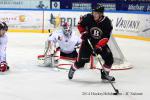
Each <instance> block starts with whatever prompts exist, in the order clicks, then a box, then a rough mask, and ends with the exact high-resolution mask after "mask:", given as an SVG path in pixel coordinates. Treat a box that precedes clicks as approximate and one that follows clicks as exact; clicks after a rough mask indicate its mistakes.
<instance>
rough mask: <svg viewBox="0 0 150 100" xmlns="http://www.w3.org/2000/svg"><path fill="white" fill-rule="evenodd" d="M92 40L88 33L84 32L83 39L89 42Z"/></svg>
mask: <svg viewBox="0 0 150 100" xmlns="http://www.w3.org/2000/svg"><path fill="white" fill-rule="evenodd" d="M89 38H90V35H89V34H88V32H86V31H85V32H83V33H82V35H81V39H82V40H87V39H89Z"/></svg>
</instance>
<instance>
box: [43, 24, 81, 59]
mask: <svg viewBox="0 0 150 100" xmlns="http://www.w3.org/2000/svg"><path fill="white" fill-rule="evenodd" d="M55 43H58V45H59V47H60V56H63V57H70V58H76V57H77V55H78V53H77V51H76V46H78V45H79V44H80V43H81V39H80V37H78V36H77V35H76V34H75V32H74V31H73V30H72V27H71V26H70V25H69V23H67V22H65V23H64V24H63V25H62V29H59V30H56V31H55V32H53V33H52V35H51V36H50V37H49V38H48V49H51V48H52V46H53V45H52V44H55ZM48 49H47V50H46V53H47V51H48ZM46 53H45V55H46Z"/></svg>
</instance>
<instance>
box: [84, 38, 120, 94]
mask: <svg viewBox="0 0 150 100" xmlns="http://www.w3.org/2000/svg"><path fill="white" fill-rule="evenodd" d="M87 41H88V43H89V45H90V47H91V49H92V50H93V53H94V54H95V56H96V58H97V59H98V61H99V63H100V65H101V66H102V69H103V70H104V67H103V65H102V63H101V60H100V57H99V56H98V55H97V54H96V52H95V50H94V48H93V46H92V44H91V42H90V40H89V39H87ZM104 73H105V74H106V75H107V76H108V74H107V73H106V71H105V70H104ZM106 78H107V77H106ZM107 80H108V82H109V83H110V84H111V86H112V87H113V89H114V90H115V93H113V94H114V95H117V94H119V90H118V89H116V88H115V86H114V84H113V83H112V81H111V80H110V79H109V78H107Z"/></svg>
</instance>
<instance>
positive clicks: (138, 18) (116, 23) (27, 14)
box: [0, 10, 150, 37]
mask: <svg viewBox="0 0 150 100" xmlns="http://www.w3.org/2000/svg"><path fill="white" fill-rule="evenodd" d="M87 13H90V12H79V11H51V10H49V11H48V10H46V11H44V10H43V11H41V10H40V11H32V10H19V11H17V10H4V11H3V10H0V20H1V21H5V22H6V23H8V25H9V29H10V30H12V29H13V30H36V31H39V32H46V31H47V30H48V29H52V28H53V29H54V28H57V27H60V26H61V25H62V24H63V23H64V22H69V23H70V24H71V26H72V27H73V28H74V29H77V27H76V26H77V24H78V22H79V19H80V17H81V16H83V15H85V14H87ZM104 14H105V16H108V17H109V18H110V19H111V20H112V25H113V31H112V33H113V34H121V35H127V36H142V37H150V14H143V13H142V14H132V13H116V12H115V13H113V12H106V13H104ZM32 32H33V31H32ZM47 32H48V31H47Z"/></svg>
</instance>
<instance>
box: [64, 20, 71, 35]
mask: <svg viewBox="0 0 150 100" xmlns="http://www.w3.org/2000/svg"><path fill="white" fill-rule="evenodd" d="M62 27H63V32H64V34H65V36H68V37H69V36H71V34H72V27H71V26H70V24H69V23H68V22H65V23H64V24H63V25H62Z"/></svg>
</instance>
